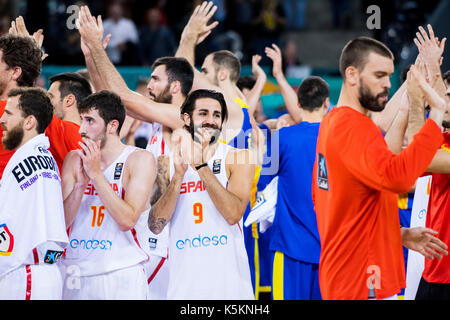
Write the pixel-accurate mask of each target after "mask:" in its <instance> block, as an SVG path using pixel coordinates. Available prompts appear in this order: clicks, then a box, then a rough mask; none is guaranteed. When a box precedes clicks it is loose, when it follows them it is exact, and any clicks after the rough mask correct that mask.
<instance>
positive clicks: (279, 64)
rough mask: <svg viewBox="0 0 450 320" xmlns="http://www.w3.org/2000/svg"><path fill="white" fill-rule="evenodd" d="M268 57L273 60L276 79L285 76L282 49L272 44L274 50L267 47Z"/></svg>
mask: <svg viewBox="0 0 450 320" xmlns="http://www.w3.org/2000/svg"><path fill="white" fill-rule="evenodd" d="M265 52H266V55H267V56H268V57H269V58H270V59H271V60H272V62H273V67H272V74H273V76H274V77H275V78H277V77H279V76H281V75H283V58H282V54H281V50H280V48H279V47H278V46H277V45H276V44H274V43H273V44H272V48H270V47H266V49H265Z"/></svg>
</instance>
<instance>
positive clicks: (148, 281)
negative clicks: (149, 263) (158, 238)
mask: <svg viewBox="0 0 450 320" xmlns="http://www.w3.org/2000/svg"><path fill="white" fill-rule="evenodd" d="M164 261H166V258H161V260H160V261H159V263H158V265H157V266H156V269H155V271H153V273H152V275H151V276H150V277H149V278H148V280H147V283H148V284H150V282H152V280H153V279H154V278H155V277H156V274H157V273H158V271H159V269H161V267H162V265H163V264H164Z"/></svg>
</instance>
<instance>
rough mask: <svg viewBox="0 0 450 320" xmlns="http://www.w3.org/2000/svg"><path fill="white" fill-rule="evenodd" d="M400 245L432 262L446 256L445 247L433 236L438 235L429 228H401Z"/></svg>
mask: <svg viewBox="0 0 450 320" xmlns="http://www.w3.org/2000/svg"><path fill="white" fill-rule="evenodd" d="M401 231H402V244H403V245H404V246H405V247H406V248H408V249H411V250H414V251H417V252H419V253H421V254H422V255H424V256H425V258H428V259H431V260H433V259H434V258H438V259H442V257H443V256H446V255H448V251H447V249H448V247H447V245H446V244H445V243H444V242H442V241H441V240H439V239H438V238H437V237H435V235H436V234H437V233H438V232H437V231H434V230H432V229H429V228H423V227H416V228H402V229H401Z"/></svg>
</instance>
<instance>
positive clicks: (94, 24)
mask: <svg viewBox="0 0 450 320" xmlns="http://www.w3.org/2000/svg"><path fill="white" fill-rule="evenodd" d="M75 25H76V27H77V29H78V31H79V32H80V35H81V41H82V42H83V43H84V45H86V46H87V47H88V48H90V47H91V46H92V45H95V44H102V45H104V44H103V42H102V39H103V22H102V17H101V16H98V17H97V19H96V18H95V17H93V16H92V14H91V12H90V11H89V8H88V7H87V6H82V7H81V8H80V11H79V16H78V19H77V20H75ZM108 41H109V38H108Z"/></svg>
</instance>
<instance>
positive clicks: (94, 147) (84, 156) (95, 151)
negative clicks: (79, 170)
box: [77, 138, 103, 180]
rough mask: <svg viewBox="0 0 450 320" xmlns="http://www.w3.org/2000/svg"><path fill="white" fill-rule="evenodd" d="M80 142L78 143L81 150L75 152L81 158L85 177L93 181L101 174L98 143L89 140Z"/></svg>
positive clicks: (85, 139)
mask: <svg viewBox="0 0 450 320" xmlns="http://www.w3.org/2000/svg"><path fill="white" fill-rule="evenodd" d="M82 140H83V142H79V145H80V146H81V149H80V150H77V153H78V155H79V156H80V158H81V161H82V163H83V169H84V171H85V172H86V175H87V176H88V177H89V178H90V179H91V180H94V179H95V178H96V177H97V176H99V175H101V174H103V173H102V170H101V168H100V141H93V140H91V139H89V138H82Z"/></svg>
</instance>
